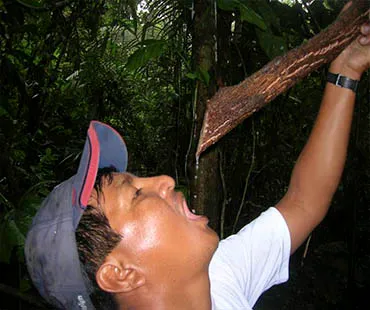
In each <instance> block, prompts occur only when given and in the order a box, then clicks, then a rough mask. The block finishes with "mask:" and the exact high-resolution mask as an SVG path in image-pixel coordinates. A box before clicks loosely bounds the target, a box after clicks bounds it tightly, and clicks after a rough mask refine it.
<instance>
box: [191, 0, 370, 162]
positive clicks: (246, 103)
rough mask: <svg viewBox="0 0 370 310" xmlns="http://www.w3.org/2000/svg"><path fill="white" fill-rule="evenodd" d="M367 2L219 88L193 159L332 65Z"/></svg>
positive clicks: (354, 32) (356, 1)
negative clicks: (278, 99)
mask: <svg viewBox="0 0 370 310" xmlns="http://www.w3.org/2000/svg"><path fill="white" fill-rule="evenodd" d="M369 13H370V10H369V0H353V1H352V5H351V6H350V7H349V8H348V9H347V10H345V11H344V12H343V13H342V14H341V15H340V16H339V17H338V18H337V19H336V21H335V22H334V23H332V24H331V25H330V26H329V27H328V28H326V29H325V30H323V31H321V32H320V33H319V34H317V35H316V36H314V37H313V38H311V39H310V40H309V41H307V43H305V44H303V45H301V46H300V47H297V48H295V49H293V50H290V51H289V52H288V53H286V54H285V55H284V56H279V57H276V58H275V59H273V60H272V61H271V62H269V63H268V64H267V65H265V66H264V67H263V68H262V69H261V70H259V71H257V72H256V73H254V74H253V75H251V76H250V77H248V78H247V79H245V80H244V81H243V82H241V83H240V84H238V85H235V86H229V87H223V88H220V89H219V90H218V92H217V93H216V94H215V95H214V96H213V97H212V98H211V99H210V100H209V101H208V103H207V109H206V112H205V115H204V120H203V125H202V130H201V134H200V138H199V142H198V147H197V152H196V156H197V157H199V156H200V154H201V153H202V152H204V151H205V150H206V149H207V148H208V147H209V146H211V145H212V144H214V143H216V142H217V141H218V140H219V139H221V138H222V137H223V136H224V135H226V134H227V133H228V132H229V131H230V130H232V129H233V128H234V127H236V126H237V125H238V124H240V123H241V122H242V121H243V120H244V119H246V118H247V117H249V116H251V115H252V114H253V113H255V112H256V111H258V110H259V109H261V108H262V107H263V106H265V105H267V103H269V102H270V101H271V100H273V99H274V98H275V97H276V96H278V95H279V94H281V93H282V92H284V91H286V90H287V89H289V88H290V87H292V86H293V85H295V84H296V83H297V82H298V81H299V80H301V79H302V78H304V77H306V76H307V75H308V74H310V73H311V72H312V71H314V70H316V69H318V68H319V67H320V66H322V65H324V64H326V63H328V62H330V61H332V60H333V59H334V58H335V57H336V56H337V55H338V54H339V53H340V52H341V51H342V50H343V49H344V48H345V47H346V46H347V45H349V43H351V42H352V41H353V40H354V39H355V38H356V37H357V36H358V34H359V27H360V26H361V24H362V23H363V22H364V21H366V20H367V19H368V18H369V17H368V15H369Z"/></svg>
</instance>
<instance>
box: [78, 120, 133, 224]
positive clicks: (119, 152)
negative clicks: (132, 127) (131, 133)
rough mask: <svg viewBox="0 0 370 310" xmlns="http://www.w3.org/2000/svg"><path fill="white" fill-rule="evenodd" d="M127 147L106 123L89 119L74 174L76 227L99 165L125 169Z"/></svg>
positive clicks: (86, 202)
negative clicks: (78, 162) (83, 144)
mask: <svg viewBox="0 0 370 310" xmlns="http://www.w3.org/2000/svg"><path fill="white" fill-rule="evenodd" d="M127 159H128V155H127V148H126V144H125V142H124V140H123V139H122V137H121V136H120V134H119V133H118V132H117V131H116V130H115V129H113V128H112V127H110V126H108V125H107V124H104V123H101V122H98V121H91V123H90V126H89V129H88V132H87V138H86V142H85V146H84V150H83V152H82V156H81V160H80V165H79V167H78V171H77V174H76V175H75V176H74V182H73V191H74V201H73V205H74V207H77V208H74V212H73V213H74V214H73V224H74V227H75V228H76V227H77V226H78V222H79V220H80V218H81V215H82V213H83V211H84V209H85V208H86V206H87V204H88V201H89V199H90V195H91V191H92V189H93V188H94V184H95V179H96V176H97V173H98V169H99V168H105V167H112V168H115V169H116V170H117V171H119V172H124V171H126V168H127Z"/></svg>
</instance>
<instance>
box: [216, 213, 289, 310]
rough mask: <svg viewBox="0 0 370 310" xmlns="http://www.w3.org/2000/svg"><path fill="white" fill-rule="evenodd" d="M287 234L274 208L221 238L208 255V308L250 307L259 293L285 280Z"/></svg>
mask: <svg viewBox="0 0 370 310" xmlns="http://www.w3.org/2000/svg"><path fill="white" fill-rule="evenodd" d="M289 257H290V235H289V230H288V226H287V224H286V222H285V220H284V218H283V216H282V215H281V214H280V212H279V211H278V210H277V209H276V208H269V209H268V210H267V211H265V212H263V213H262V214H261V215H260V216H259V217H258V218H256V219H255V220H254V221H252V222H251V223H250V224H248V225H246V226H245V227H244V228H243V229H241V230H240V231H239V232H238V233H237V234H235V235H232V236H230V237H228V238H227V239H225V240H222V241H221V242H220V244H219V246H218V248H217V250H216V252H215V254H214V256H213V257H212V260H211V263H210V267H209V276H210V280H211V297H212V310H216V309H217V310H248V309H252V307H253V306H254V304H255V303H256V301H257V299H258V298H259V297H260V296H261V294H262V293H263V292H264V291H266V290H268V289H269V288H270V287H271V286H273V285H275V284H279V283H282V282H285V281H287V280H288V277H289Z"/></svg>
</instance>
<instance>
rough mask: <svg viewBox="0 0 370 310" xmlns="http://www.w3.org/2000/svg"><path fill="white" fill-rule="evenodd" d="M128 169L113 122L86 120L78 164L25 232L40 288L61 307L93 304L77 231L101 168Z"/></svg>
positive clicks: (33, 273) (31, 267) (30, 267)
mask: <svg viewBox="0 0 370 310" xmlns="http://www.w3.org/2000/svg"><path fill="white" fill-rule="evenodd" d="M104 167H114V168H116V169H117V171H119V172H124V171H126V168H127V149H126V145H125V143H124V141H123V139H122V137H121V136H120V135H119V134H118V132H117V131H115V130H114V129H113V128H112V127H110V126H108V125H106V124H104V123H101V122H98V121H92V122H91V123H90V126H89V129H88V132H87V138H86V142H85V146H84V150H83V153H82V157H81V160H80V165H79V168H78V171H77V174H75V175H74V176H73V177H71V178H70V179H68V180H66V181H64V182H63V183H61V184H59V185H57V186H56V187H55V188H54V189H53V191H52V192H51V193H50V194H49V195H48V196H47V197H46V199H45V200H44V201H43V203H42V206H41V208H40V209H39V211H38V212H37V214H36V215H35V217H34V219H33V222H32V225H31V228H30V230H29V232H28V234H27V238H26V244H25V255H26V262H27V267H28V271H29V274H30V275H31V278H32V281H33V283H34V285H35V286H36V288H37V289H38V290H39V292H40V294H41V295H42V296H43V297H44V298H45V299H46V300H47V301H48V302H49V303H51V304H52V305H54V306H55V307H57V308H61V309H68V310H69V309H94V306H93V304H92V302H91V300H90V297H89V294H90V293H91V283H90V281H89V279H88V278H87V275H86V274H85V272H84V268H83V267H81V265H80V260H79V256H78V251H77V245H76V238H75V231H76V228H77V226H78V223H79V221H80V218H81V216H82V214H83V212H84V210H85V208H86V206H87V203H88V200H89V198H90V195H91V191H92V189H93V188H94V184H95V179H96V175H97V172H98V169H99V168H104Z"/></svg>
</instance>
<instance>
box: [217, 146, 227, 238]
mask: <svg viewBox="0 0 370 310" xmlns="http://www.w3.org/2000/svg"><path fill="white" fill-rule="evenodd" d="M219 155H220V160H219V161H218V163H219V169H220V177H221V183H222V191H223V194H224V199H223V201H222V207H221V219H220V238H221V239H223V238H224V237H225V212H226V204H227V189H226V183H225V176H224V172H223V169H222V164H223V153H222V151H220V152H219Z"/></svg>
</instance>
